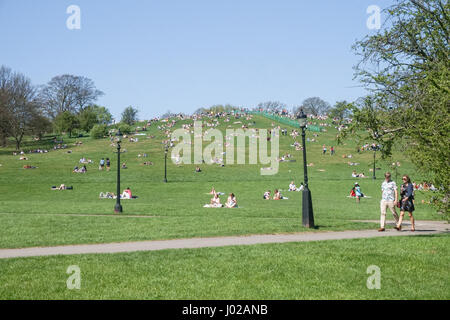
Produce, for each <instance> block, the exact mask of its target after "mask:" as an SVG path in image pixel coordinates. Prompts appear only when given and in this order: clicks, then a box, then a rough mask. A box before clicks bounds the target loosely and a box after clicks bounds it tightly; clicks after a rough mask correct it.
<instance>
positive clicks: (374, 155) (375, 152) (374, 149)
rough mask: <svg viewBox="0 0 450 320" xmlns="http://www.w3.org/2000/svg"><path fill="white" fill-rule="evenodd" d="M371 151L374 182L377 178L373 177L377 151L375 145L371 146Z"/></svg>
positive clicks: (377, 148)
mask: <svg viewBox="0 0 450 320" xmlns="http://www.w3.org/2000/svg"><path fill="white" fill-rule="evenodd" d="M372 150H373V177H372V178H373V180H375V179H376V178H377V177H376V175H375V170H376V168H375V163H376V154H377V150H379V147H378V146H376V145H372Z"/></svg>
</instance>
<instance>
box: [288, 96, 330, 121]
mask: <svg viewBox="0 0 450 320" xmlns="http://www.w3.org/2000/svg"><path fill="white" fill-rule="evenodd" d="M330 108H331V107H330V104H329V103H328V102H326V101H324V100H322V99H320V98H319V97H311V98H308V99H305V100H303V102H302V105H301V106H300V107H297V108H296V109H295V110H294V113H298V112H300V109H303V111H304V112H305V113H306V114H312V115H314V116H318V115H325V114H327V113H328V111H329V110H330Z"/></svg>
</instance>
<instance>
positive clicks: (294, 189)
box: [289, 181, 297, 191]
mask: <svg viewBox="0 0 450 320" xmlns="http://www.w3.org/2000/svg"><path fill="white" fill-rule="evenodd" d="M289 191H297V187H296V186H295V184H294V181H291V184H290V185H289Z"/></svg>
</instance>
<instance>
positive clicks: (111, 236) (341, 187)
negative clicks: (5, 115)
mask: <svg viewBox="0 0 450 320" xmlns="http://www.w3.org/2000/svg"><path fill="white" fill-rule="evenodd" d="M240 120H241V121H242V122H243V123H245V124H249V126H250V127H257V128H271V127H272V121H271V120H268V119H266V118H263V117H261V116H254V117H253V119H252V120H245V119H242V118H241V119H240ZM253 121H255V124H253ZM183 123H192V121H179V122H178V123H177V125H176V127H180V126H181V124H183ZM220 123H221V124H220V126H219V127H218V128H219V129H221V130H222V131H223V132H224V131H225V129H227V128H228V126H230V125H231V126H232V128H240V126H241V125H242V124H233V121H230V122H228V123H224V122H223V121H222V120H221V121H220ZM160 124H161V123H157V124H153V125H152V126H150V127H149V130H148V131H147V132H145V133H146V134H147V136H148V137H151V136H153V137H152V138H147V137H146V136H136V137H139V142H135V143H131V142H129V141H128V140H126V139H125V140H124V142H123V148H124V149H126V150H127V152H125V153H123V154H122V160H123V161H124V162H126V163H127V166H128V169H126V170H122V189H124V188H125V187H128V186H129V187H131V189H132V191H133V193H134V194H136V195H137V196H138V197H139V198H138V199H135V200H124V201H122V204H123V207H124V213H123V215H124V216H125V215H146V216H152V217H151V218H131V217H130V218H123V219H121V218H116V217H112V216H107V217H98V216H94V215H96V214H97V215H98V214H106V215H113V208H114V203H115V200H108V199H99V198H98V195H99V193H100V192H106V191H112V192H115V189H116V172H115V168H116V165H117V163H116V162H115V159H116V155H115V154H114V153H113V151H114V147H112V146H111V145H110V144H111V143H110V141H109V140H108V139H103V140H92V139H90V138H79V139H68V138H65V140H66V141H65V143H67V144H68V145H69V148H68V149H66V150H57V151H51V152H49V153H46V154H28V153H27V154H26V156H27V157H29V160H27V161H20V160H18V159H19V156H13V155H12V151H13V149H12V147H10V148H6V149H0V164H1V165H2V166H0V230H1V232H0V247H1V248H15V247H28V246H42V245H61V244H75V243H95V242H112V241H129V240H148V239H170V238H184V237H194V236H220V235H242V234H255V233H289V232H298V231H305V229H303V228H302V227H301V193H300V192H287V191H286V190H287V189H288V185H289V182H290V181H291V180H294V181H295V182H296V183H297V184H299V183H300V182H301V181H303V166H302V157H301V153H300V152H299V151H295V149H294V148H293V147H291V146H290V145H291V144H292V143H293V139H292V137H290V136H280V155H282V154H285V153H291V154H292V155H293V159H294V160H296V162H283V163H280V166H279V172H278V174H276V175H272V176H262V175H260V168H261V167H262V166H261V165H226V166H225V167H220V166H218V165H201V167H202V170H203V172H201V173H195V172H194V169H195V165H180V166H176V165H175V164H173V163H172V162H171V161H170V160H169V161H168V179H169V183H166V184H165V183H163V182H162V181H163V174H164V152H163V148H162V144H161V141H162V140H163V139H164V138H166V137H165V136H164V133H163V131H161V130H158V128H157V126H158V125H160ZM274 124H276V125H277V123H274ZM327 130H328V131H327V132H323V133H320V134H319V136H317V137H314V136H313V134H314V133H312V132H308V134H307V137H310V138H313V137H314V138H315V139H318V142H308V143H307V148H308V163H314V166H312V167H309V171H308V173H309V177H310V188H311V191H312V196H313V206H314V214H315V221H316V224H317V226H318V227H319V229H317V230H319V231H327V230H345V229H363V228H374V227H376V225H370V224H361V223H354V222H350V220H355V219H356V220H357V219H361V220H367V219H373V220H377V219H378V218H379V198H380V184H381V182H382V172H384V171H385V170H390V168H389V163H388V162H387V161H381V160H379V161H378V162H377V167H380V168H381V169H382V170H379V171H377V176H378V179H377V180H375V181H374V180H372V179H370V178H368V179H359V180H358V181H359V182H360V185H361V188H362V191H363V192H364V193H365V194H367V195H369V196H371V198H364V199H362V201H361V204H359V205H358V204H356V203H355V201H354V200H353V199H350V198H347V195H348V194H349V190H350V189H351V187H352V186H353V184H354V182H355V181H356V180H357V179H355V178H352V177H351V172H352V170H353V169H356V170H357V171H358V172H365V174H366V175H370V174H371V173H370V172H369V168H371V167H372V159H373V153H372V152H363V153H360V154H357V153H356V152H355V146H356V144H355V143H354V142H352V141H348V142H347V143H346V144H345V145H341V146H336V142H335V140H334V138H335V136H336V133H337V131H336V129H334V128H333V127H327ZM79 140H81V141H82V142H83V145H81V146H76V147H75V146H73V143H74V142H75V141H79ZM322 144H326V145H327V146H328V147H329V146H330V145H334V146H335V148H336V155H335V156H330V155H325V156H323V155H322V154H321V147H322ZM52 145H53V144H52V143H50V142H47V145H43V142H33V141H29V140H27V141H26V142H25V144H24V150H25V151H27V150H30V149H35V148H37V147H39V146H41V147H45V148H47V149H50V148H51V146H52ZM206 145H207V142H204V143H203V146H204V147H205V146H206ZM269 149H270V148H269ZM67 150H72V152H71V153H67ZM144 152H145V153H147V154H148V155H149V156H148V158H139V157H138V154H142V153H144ZM247 153H248V151H247ZM344 154H347V155H348V154H352V155H353V157H352V158H351V159H348V158H343V157H342V156H343V155H344ZM82 157H86V158H90V159H92V160H94V162H95V163H94V164H88V165H87V167H88V172H87V173H86V174H77V173H72V169H73V167H74V166H76V165H79V164H78V161H79V159H80V158H82ZM102 157H104V158H106V157H109V158H111V161H112V170H111V171H110V172H106V171H99V170H98V169H97V167H98V163H99V160H100V159H101V158H102ZM394 160H395V161H400V162H401V164H402V166H401V167H400V168H399V172H398V180H397V181H398V182H399V180H400V177H401V174H402V173H408V174H410V175H411V177H412V179H413V180H418V181H420V179H422V178H423V177H421V176H419V175H418V174H417V172H416V170H415V168H413V167H412V166H411V164H410V163H408V161H406V160H405V159H404V158H403V156H402V154H401V153H395V154H394V158H393V159H391V160H390V161H389V162H392V161H394ZM144 161H152V162H153V163H154V165H152V166H142V163H143V162H144ZM349 161H351V162H358V163H360V165H358V166H356V167H355V166H349V165H348V164H347V162H349ZM24 164H31V165H34V166H37V167H38V168H37V169H31V170H25V169H23V168H22V167H23V165H24ZM61 183H64V184H66V185H72V186H73V187H74V190H67V191H52V190H50V187H51V186H53V185H60V184H61ZM212 186H214V187H215V188H216V190H217V191H222V192H225V193H226V194H228V193H230V192H234V193H235V194H236V196H237V199H238V204H239V206H240V208H238V209H208V208H203V205H204V204H206V203H209V199H210V198H211V195H209V194H208V192H209V191H210V190H211V187H212ZM276 188H279V189H282V190H283V192H282V193H283V195H284V196H286V197H288V198H289V199H288V200H283V201H265V200H263V199H262V195H263V193H264V191H266V190H267V189H270V190H272V191H273V190H274V189H276ZM425 198H426V193H420V192H418V193H417V195H416V199H417V201H416V212H415V215H416V219H417V220H423V219H440V217H439V216H438V215H437V214H436V213H435V212H434V211H433V210H432V208H431V207H430V206H429V205H426V204H422V203H421V200H423V199H425ZM225 200H226V196H222V203H224V202H225ZM75 214H83V215H87V216H76V215H75ZM313 231H316V230H313Z"/></svg>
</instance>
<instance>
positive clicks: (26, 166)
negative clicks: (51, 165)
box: [23, 164, 38, 169]
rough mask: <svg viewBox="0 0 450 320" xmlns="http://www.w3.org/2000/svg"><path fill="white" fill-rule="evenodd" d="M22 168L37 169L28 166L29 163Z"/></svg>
mask: <svg viewBox="0 0 450 320" xmlns="http://www.w3.org/2000/svg"><path fill="white" fill-rule="evenodd" d="M23 168H24V169H37V168H38V167H35V166H30V165H29V164H27V165H25V166H23Z"/></svg>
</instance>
